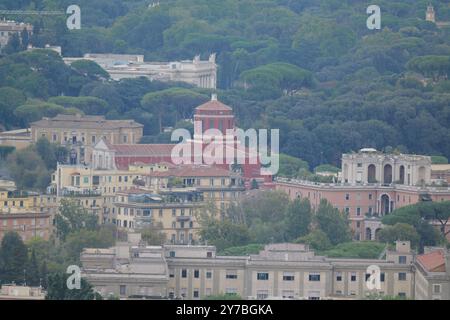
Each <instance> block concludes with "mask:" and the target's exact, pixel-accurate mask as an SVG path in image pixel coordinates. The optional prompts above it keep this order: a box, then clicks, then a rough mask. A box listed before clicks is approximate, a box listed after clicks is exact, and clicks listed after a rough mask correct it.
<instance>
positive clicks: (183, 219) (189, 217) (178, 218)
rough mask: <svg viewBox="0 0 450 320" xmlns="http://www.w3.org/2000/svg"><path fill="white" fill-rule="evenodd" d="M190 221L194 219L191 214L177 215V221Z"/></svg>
mask: <svg viewBox="0 0 450 320" xmlns="http://www.w3.org/2000/svg"><path fill="white" fill-rule="evenodd" d="M190 221H192V217H191V216H178V217H177V222H190Z"/></svg>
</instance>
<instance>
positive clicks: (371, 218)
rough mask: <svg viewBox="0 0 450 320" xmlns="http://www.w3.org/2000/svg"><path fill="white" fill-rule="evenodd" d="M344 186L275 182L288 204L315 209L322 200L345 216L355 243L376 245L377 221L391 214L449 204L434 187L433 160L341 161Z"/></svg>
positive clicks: (360, 156)
mask: <svg viewBox="0 0 450 320" xmlns="http://www.w3.org/2000/svg"><path fill="white" fill-rule="evenodd" d="M342 166H343V170H342V181H341V182H339V183H317V182H311V181H302V180H296V179H286V178H278V179H277V181H276V189H278V190H283V191H285V192H286V193H287V194H288V195H289V196H290V198H291V199H295V198H307V199H309V200H310V202H311V205H312V207H313V208H316V209H317V207H318V205H319V204H320V201H321V200H322V199H326V200H327V201H328V202H330V203H331V204H332V205H333V206H335V207H336V208H338V209H339V210H341V211H344V212H346V213H348V217H349V220H350V223H351V227H352V229H353V231H354V235H355V239H356V240H362V239H365V240H374V239H375V238H376V234H377V232H378V231H379V230H380V229H381V228H382V224H381V221H380V218H381V217H383V216H384V215H387V214H390V213H391V212H392V211H393V210H394V209H396V208H400V207H403V206H407V205H412V204H415V203H417V202H419V201H430V200H431V201H446V200H450V188H449V187H447V186H445V185H441V186H440V185H437V184H433V183H432V180H431V159H430V158H429V157H426V156H416V155H389V154H382V153H379V152H376V150H373V149H362V150H361V151H360V152H358V153H354V154H344V155H343V157H342Z"/></svg>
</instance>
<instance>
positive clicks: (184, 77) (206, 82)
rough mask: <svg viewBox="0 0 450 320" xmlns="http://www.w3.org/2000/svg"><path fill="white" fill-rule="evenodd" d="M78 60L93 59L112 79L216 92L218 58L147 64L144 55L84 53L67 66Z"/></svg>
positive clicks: (196, 58) (213, 55)
mask: <svg viewBox="0 0 450 320" xmlns="http://www.w3.org/2000/svg"><path fill="white" fill-rule="evenodd" d="M78 60H91V61H94V62H96V63H97V64H99V65H100V66H101V67H102V68H103V69H105V70H106V71H107V72H108V73H109V75H110V76H111V78H112V79H113V80H121V79H125V78H138V77H147V78H149V79H150V80H152V81H153V80H158V81H180V82H186V83H190V84H192V85H195V86H197V87H200V88H205V89H215V88H216V87H217V64H216V55H215V54H212V55H211V56H210V57H209V59H208V60H206V61H205V60H200V56H195V58H194V59H193V60H183V61H177V62H145V61H144V56H143V55H128V54H93V53H88V54H85V55H84V57H82V58H64V61H65V62H66V64H69V65H70V64H71V63H73V62H75V61H78Z"/></svg>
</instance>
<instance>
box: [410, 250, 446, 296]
mask: <svg viewBox="0 0 450 320" xmlns="http://www.w3.org/2000/svg"><path fill="white" fill-rule="evenodd" d="M414 271H415V272H414V273H415V283H416V284H415V293H414V294H415V296H416V298H417V299H420V300H450V253H449V252H447V250H445V249H443V248H425V253H424V254H422V255H419V256H418V257H417V259H416V261H415V263H414Z"/></svg>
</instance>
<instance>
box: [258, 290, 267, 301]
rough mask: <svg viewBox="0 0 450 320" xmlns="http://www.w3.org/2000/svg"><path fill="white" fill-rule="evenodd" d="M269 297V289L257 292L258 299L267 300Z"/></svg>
mask: <svg viewBox="0 0 450 320" xmlns="http://www.w3.org/2000/svg"><path fill="white" fill-rule="evenodd" d="M267 298H269V291H267V290H258V291H257V292H256V299H258V300H265V299H267Z"/></svg>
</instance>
